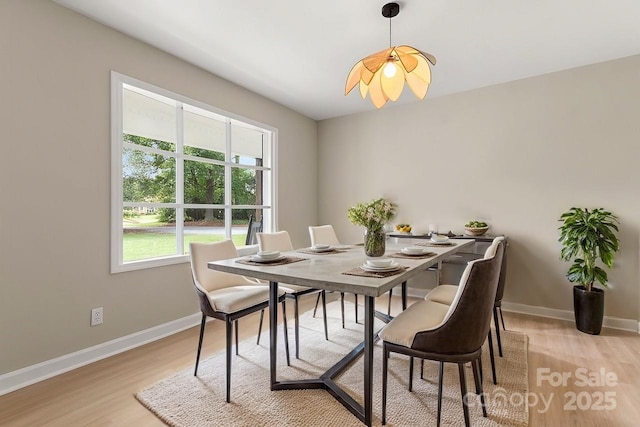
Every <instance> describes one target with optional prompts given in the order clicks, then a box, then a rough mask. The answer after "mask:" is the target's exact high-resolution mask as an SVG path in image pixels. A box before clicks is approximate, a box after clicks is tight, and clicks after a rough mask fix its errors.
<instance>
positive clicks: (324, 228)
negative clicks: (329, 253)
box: [309, 225, 358, 328]
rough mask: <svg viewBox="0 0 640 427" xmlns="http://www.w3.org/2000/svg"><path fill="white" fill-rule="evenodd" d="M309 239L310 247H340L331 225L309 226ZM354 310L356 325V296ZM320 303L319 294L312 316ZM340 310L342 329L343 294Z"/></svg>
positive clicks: (341, 295)
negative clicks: (320, 245)
mask: <svg viewBox="0 0 640 427" xmlns="http://www.w3.org/2000/svg"><path fill="white" fill-rule="evenodd" d="M309 238H310V239H311V246H313V245H319V244H322V245H340V241H339V240H338V236H336V232H335V231H334V229H333V226H332V225H317V226H309ZM354 300H355V310H356V312H355V313H356V323H358V295H356V294H354ZM319 302H320V294H318V298H317V299H316V305H315V307H314V308H313V316H314V317H315V315H316V310H317V309H318V303H319ZM340 310H341V312H342V327H343V328H344V292H340Z"/></svg>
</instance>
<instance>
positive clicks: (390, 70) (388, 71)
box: [383, 61, 396, 78]
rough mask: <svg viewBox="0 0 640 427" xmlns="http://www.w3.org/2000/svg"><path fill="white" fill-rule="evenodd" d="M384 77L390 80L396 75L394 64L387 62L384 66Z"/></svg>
mask: <svg viewBox="0 0 640 427" xmlns="http://www.w3.org/2000/svg"><path fill="white" fill-rule="evenodd" d="M383 72H384V75H385V76H387V77H389V78H391V77H393V76H395V75H396V64H394V63H393V61H387V65H385V66H384V70H383Z"/></svg>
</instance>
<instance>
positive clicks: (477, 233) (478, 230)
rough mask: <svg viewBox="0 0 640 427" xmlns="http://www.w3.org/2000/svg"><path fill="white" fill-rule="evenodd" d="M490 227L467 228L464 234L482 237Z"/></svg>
mask: <svg viewBox="0 0 640 427" xmlns="http://www.w3.org/2000/svg"><path fill="white" fill-rule="evenodd" d="M488 229H489V226H487V227H465V228H464V234H466V235H467V236H482V235H483V234H484V233H486V232H487V230H488Z"/></svg>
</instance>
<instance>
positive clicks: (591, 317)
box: [558, 208, 619, 335]
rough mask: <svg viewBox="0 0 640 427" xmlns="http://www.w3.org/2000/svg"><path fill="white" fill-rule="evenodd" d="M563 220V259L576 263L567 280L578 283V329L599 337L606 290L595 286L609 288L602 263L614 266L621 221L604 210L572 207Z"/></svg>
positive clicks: (575, 307) (575, 300)
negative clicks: (596, 284) (619, 222)
mask: <svg viewBox="0 0 640 427" xmlns="http://www.w3.org/2000/svg"><path fill="white" fill-rule="evenodd" d="M560 221H562V226H560V227H559V228H558V229H559V230H560V238H559V239H558V241H559V242H560V243H561V244H562V250H561V252H560V258H562V259H563V260H564V261H569V262H573V263H572V264H571V267H569V270H568V271H567V278H568V279H569V281H570V282H572V283H577V285H575V286H574V287H573V310H574V315H575V319H576V327H577V328H578V330H580V331H582V332H585V333H588V334H592V335H598V334H599V333H600V330H601V329H602V319H603V317H604V290H603V289H599V288H596V287H594V283H595V282H598V283H600V284H601V285H602V286H603V287H605V288H606V287H607V272H606V271H605V270H604V269H602V268H601V267H600V266H599V265H598V264H599V262H598V261H600V263H602V264H603V265H604V266H606V267H608V268H611V267H612V266H613V258H614V254H615V253H616V252H618V248H619V247H618V238H617V237H616V232H617V231H618V225H617V224H618V218H617V217H616V216H615V215H613V214H612V213H611V212H608V211H606V210H604V209H602V208H596V209H592V210H589V209H582V208H571V209H569V211H567V212H565V213H563V214H562V216H560Z"/></svg>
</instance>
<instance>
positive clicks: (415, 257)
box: [389, 252, 438, 259]
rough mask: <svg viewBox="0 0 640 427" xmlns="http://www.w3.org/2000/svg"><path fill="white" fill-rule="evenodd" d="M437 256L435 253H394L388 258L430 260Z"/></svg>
mask: <svg viewBox="0 0 640 427" xmlns="http://www.w3.org/2000/svg"><path fill="white" fill-rule="evenodd" d="M436 255H438V254H437V253H435V252H425V253H423V254H420V255H407V254H403V253H402V252H396V253H395V254H391V255H389V257H390V258H405V259H425V258H431V257H432V256H436Z"/></svg>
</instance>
